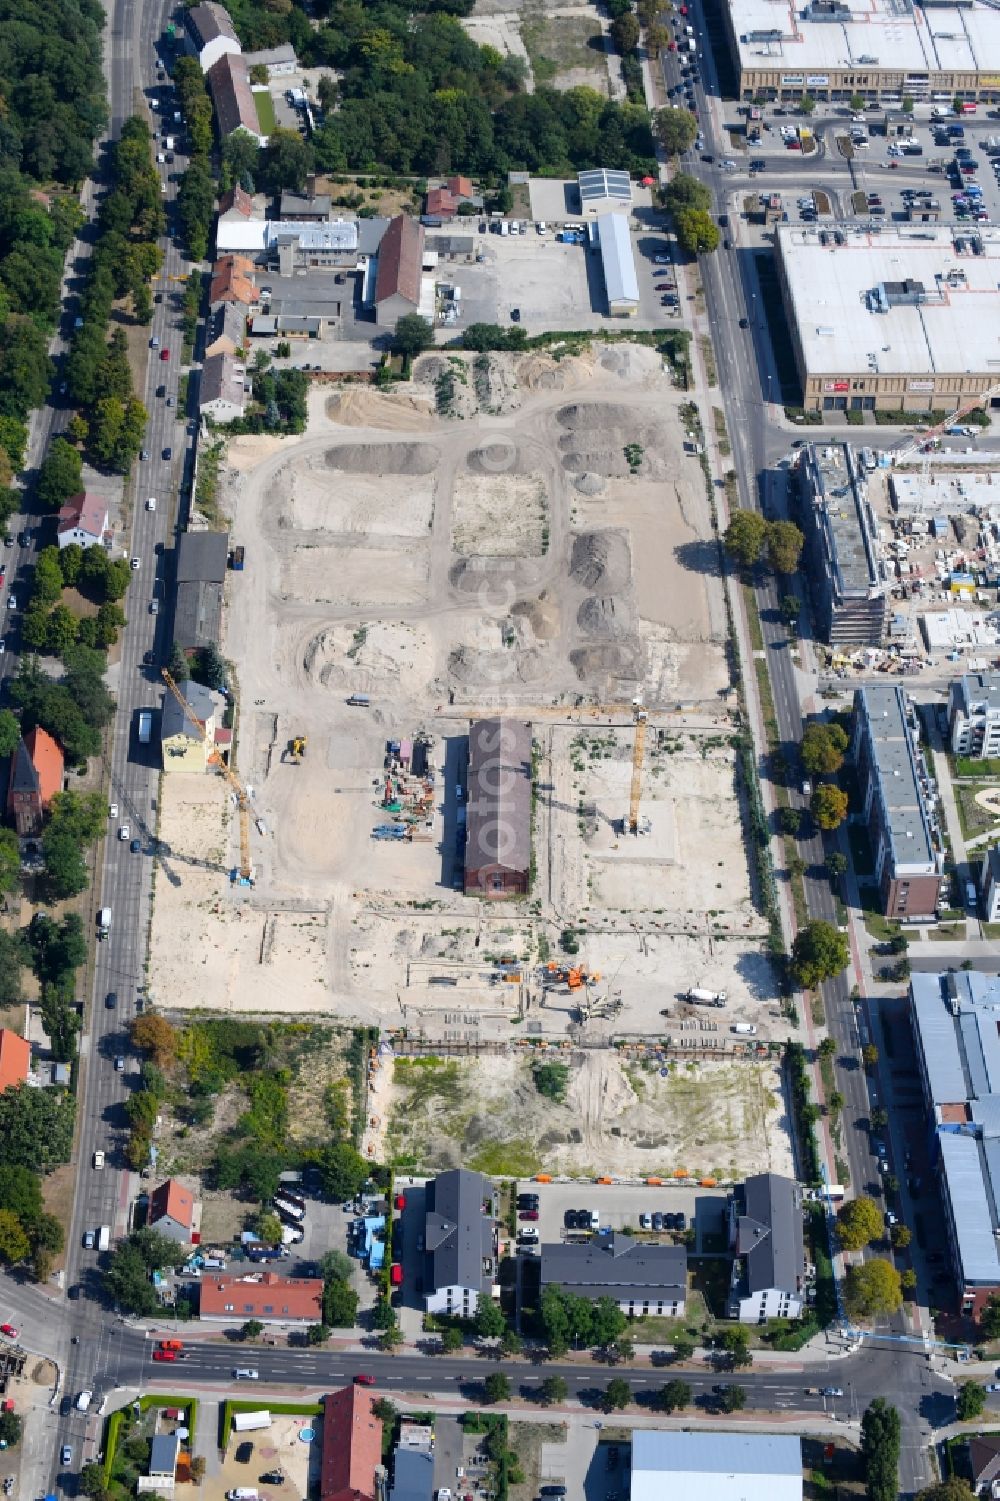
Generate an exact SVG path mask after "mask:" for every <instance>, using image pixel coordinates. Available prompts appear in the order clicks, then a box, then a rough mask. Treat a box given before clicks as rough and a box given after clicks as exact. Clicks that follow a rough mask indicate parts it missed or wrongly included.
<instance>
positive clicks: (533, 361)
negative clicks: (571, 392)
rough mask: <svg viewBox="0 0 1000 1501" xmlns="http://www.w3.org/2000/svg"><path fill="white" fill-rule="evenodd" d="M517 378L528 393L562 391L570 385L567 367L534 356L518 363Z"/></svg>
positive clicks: (526, 357) (531, 355)
mask: <svg viewBox="0 0 1000 1501" xmlns="http://www.w3.org/2000/svg"><path fill="white" fill-rule="evenodd" d="M517 378H518V380H519V381H520V382H521V384H522V386H524V387H525V389H526V390H528V391H562V390H565V388H566V386H567V385H568V384H569V382H568V380H567V371H566V367H565V365H562V364H559V365H557V364H556V363H555V362H554V361H553V360H551V359H544V358H541V357H540V356H538V355H533V354H529V355H526V356H525V358H524V359H523V360H521V361H520V362H519V363H518V366H517Z"/></svg>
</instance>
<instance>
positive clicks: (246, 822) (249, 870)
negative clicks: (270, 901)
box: [160, 667, 255, 886]
mask: <svg viewBox="0 0 1000 1501" xmlns="http://www.w3.org/2000/svg"><path fill="white" fill-rule="evenodd" d="M160 673H161V676H162V678H163V681H164V682H165V683H166V685H167V687H168V688H169V690H170V692H171V693H172V694H173V696H174V698H175V699H176V700H177V702H178V704H179V705H180V708H181V711H182V712H183V714H184V716H185V718H186V719H188V720H189V721H190V722H191V724H193V725H194V727H195V729H196V730H197V731H198V734H199V736H200V738H201V740H202V741H203V743H204V744H205V745H208V731H207V730H206V729H205V725H204V722H203V721H202V720H200V719H199V718H198V716H197V714H195V712H194V710H193V709H192V708H191V705H190V704H189V703H188V701H187V699H186V698H185V697H184V695H183V693H182V692H181V690H180V689H179V688H178V686H177V684H176V683H175V682H174V680H173V678H172V677H171V675H170V673H169V672H168V671H167V669H166V668H165V667H163V668H161V669H160ZM206 759H207V761H208V763H209V765H210V766H217V767H218V768H219V771H220V772H221V773H222V775H223V776H224V777H225V779H226V781H227V782H228V783H229V785H230V787H231V788H232V790H233V792H234V794H235V796H236V805H237V807H238V809H239V815H240V863H239V867H238V869H237V870H234V871H233V873H232V876H231V877H230V879H231V880H232V882H233V884H234V885H236V884H237V883H238V884H239V885H240V886H252V885H253V884H254V880H255V872H254V868H253V865H252V864H251V861H250V795H249V793H248V792H247V790H246V788H245V787H244V785H243V783H242V782H241V781H240V779H239V777H238V776H237V775H236V773H235V771H233V769H232V767H231V766H228V765H227V764H226V762H225V761H224V760H223V759H222V757H221V756H220V754H219V752H218V751H217V750H216V748H215V747H214V746H211V747H210V749H209V752H208V756H207V758H206Z"/></svg>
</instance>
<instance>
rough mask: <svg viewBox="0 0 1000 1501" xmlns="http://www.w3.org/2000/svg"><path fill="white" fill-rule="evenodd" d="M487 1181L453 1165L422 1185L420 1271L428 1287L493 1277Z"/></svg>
mask: <svg viewBox="0 0 1000 1501" xmlns="http://www.w3.org/2000/svg"><path fill="white" fill-rule="evenodd" d="M492 1202H493V1185H492V1183H490V1181H489V1179H488V1178H484V1177H483V1175H482V1173H472V1172H469V1171H468V1170H467V1169H466V1168H453V1169H452V1170H451V1171H450V1172H447V1173H440V1174H439V1175H438V1177H436V1178H433V1179H432V1180H431V1181H430V1182H429V1183H428V1185H427V1189H426V1198H425V1210H426V1216H425V1221H424V1248H425V1257H424V1260H425V1268H426V1272H425V1277H424V1285H425V1286H426V1287H427V1289H428V1290H430V1289H432V1288H439V1287H470V1288H475V1289H477V1290H478V1291H483V1290H484V1289H486V1288H488V1287H489V1286H490V1284H491V1283H492V1281H493V1268H492V1260H493V1219H492V1214H491V1212H490V1211H487V1212H486V1213H484V1212H483V1206H484V1204H489V1205H492Z"/></svg>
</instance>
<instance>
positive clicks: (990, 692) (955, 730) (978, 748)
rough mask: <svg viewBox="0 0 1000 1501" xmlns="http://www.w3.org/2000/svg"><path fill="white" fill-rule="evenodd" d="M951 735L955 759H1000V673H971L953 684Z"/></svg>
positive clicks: (949, 737)
mask: <svg viewBox="0 0 1000 1501" xmlns="http://www.w3.org/2000/svg"><path fill="white" fill-rule="evenodd" d="M948 732H949V733H948V741H949V745H950V747H951V753H952V755H953V756H967V757H970V758H972V759H975V760H983V761H986V760H991V759H993V758H994V757H1000V673H996V672H967V673H965V675H964V676H963V677H960V678H957V679H956V680H955V682H953V683H952V685H951V687H950V689H949V691H948Z"/></svg>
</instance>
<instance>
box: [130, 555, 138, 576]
mask: <svg viewBox="0 0 1000 1501" xmlns="http://www.w3.org/2000/svg"><path fill="white" fill-rule="evenodd" d="M140 566H141V564H140V560H139V559H138V558H133V559H132V560H131V562H130V563H129V567H130V568H131V570H132V572H133V573H135V572H136V571H137V570H138V569H139V567H140Z"/></svg>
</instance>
